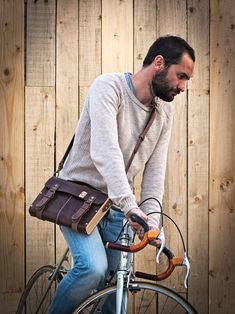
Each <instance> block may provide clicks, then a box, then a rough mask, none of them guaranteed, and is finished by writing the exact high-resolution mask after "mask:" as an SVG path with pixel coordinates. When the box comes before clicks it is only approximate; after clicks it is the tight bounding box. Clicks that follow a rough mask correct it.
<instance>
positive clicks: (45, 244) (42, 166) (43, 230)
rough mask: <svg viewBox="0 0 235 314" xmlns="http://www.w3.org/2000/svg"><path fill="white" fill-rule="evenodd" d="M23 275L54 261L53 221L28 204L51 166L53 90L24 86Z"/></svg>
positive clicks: (52, 157) (51, 168) (27, 276)
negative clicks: (39, 216) (32, 213)
mask: <svg viewBox="0 0 235 314" xmlns="http://www.w3.org/2000/svg"><path fill="white" fill-rule="evenodd" d="M25 110H26V114H25V125H26V133H25V140H26V143H27V145H26V148H25V160H26V165H27V168H26V178H25V180H26V184H25V188H26V261H25V263H26V279H28V278H29V276H31V275H32V273H33V272H34V271H35V270H36V269H37V268H38V267H40V266H42V265H43V264H48V263H54V226H53V224H51V223H49V222H46V221H41V220H38V219H36V218H35V217H31V216H30V215H29V213H28V208H29V206H30V204H31V202H32V201H33V200H34V199H35V197H36V196H37V194H38V193H39V192H40V191H41V189H42V187H43V186H44V183H45V182H46V180H47V179H48V178H49V177H50V176H51V175H52V174H53V168H54V123H53V121H54V120H55V91H54V88H53V87H26V89H25Z"/></svg>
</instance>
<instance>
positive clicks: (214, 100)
mask: <svg viewBox="0 0 235 314" xmlns="http://www.w3.org/2000/svg"><path fill="white" fill-rule="evenodd" d="M210 5H211V36H210V38H211V42H210V51H211V64H210V69H211V72H210V90H211V98H210V201H209V206H210V207H209V208H210V216H209V267H210V268H209V269H210V271H209V275H210V276H209V295H210V313H213V314H217V313H233V312H234V307H235V300H234V292H235V272H234V264H235V252H234V249H233V248H234V238H235V227H234V226H235V216H234V215H235V214H234V207H235V193H234V181H235V167H234V165H235V158H234V156H235V138H234V134H235V124H234V119H235V107H234V98H235V90H234V85H235V75H234V73H235V62H234V51H235V49H234V47H235V6H234V1H232V0H226V1H210Z"/></svg>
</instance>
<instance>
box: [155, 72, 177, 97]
mask: <svg viewBox="0 0 235 314" xmlns="http://www.w3.org/2000/svg"><path fill="white" fill-rule="evenodd" d="M167 73H168V69H164V70H162V71H161V72H159V73H157V74H155V76H154V77H153V79H152V82H151V89H152V93H153V94H154V96H157V97H159V98H161V99H162V100H164V101H168V102H170V101H172V100H173V99H174V97H175V96H176V95H177V94H179V92H180V90H179V89H177V88H173V87H171V86H170V85H169V82H168V80H167V78H166V76H167Z"/></svg>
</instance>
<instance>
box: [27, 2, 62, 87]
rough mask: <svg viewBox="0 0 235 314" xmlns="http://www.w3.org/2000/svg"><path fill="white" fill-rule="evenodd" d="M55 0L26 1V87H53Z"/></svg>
mask: <svg viewBox="0 0 235 314" xmlns="http://www.w3.org/2000/svg"><path fill="white" fill-rule="evenodd" d="M55 10H56V7H55V0H52V1H33V0H28V1H27V46H26V47H27V48H26V55H27V59H26V60H27V67H26V85H27V86H54V85H55Z"/></svg>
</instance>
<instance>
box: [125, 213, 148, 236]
mask: <svg viewBox="0 0 235 314" xmlns="http://www.w3.org/2000/svg"><path fill="white" fill-rule="evenodd" d="M133 214H136V215H137V216H139V217H140V218H142V219H143V220H144V221H146V222H148V220H149V217H148V216H147V215H146V214H145V213H144V212H143V211H142V210H141V209H140V208H133V209H131V210H130V211H129V212H128V213H127V215H126V217H127V219H128V222H129V224H130V226H131V228H132V230H133V231H134V232H136V233H137V234H138V235H139V234H140V233H141V229H142V227H141V225H139V224H138V223H137V222H134V221H132V220H131V215H133Z"/></svg>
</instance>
